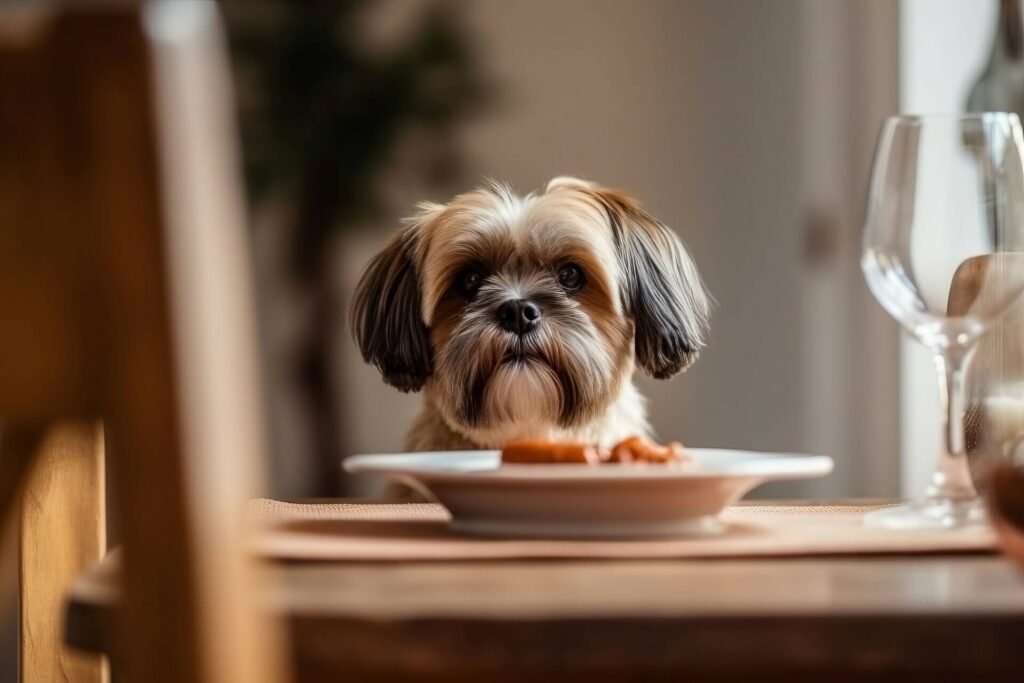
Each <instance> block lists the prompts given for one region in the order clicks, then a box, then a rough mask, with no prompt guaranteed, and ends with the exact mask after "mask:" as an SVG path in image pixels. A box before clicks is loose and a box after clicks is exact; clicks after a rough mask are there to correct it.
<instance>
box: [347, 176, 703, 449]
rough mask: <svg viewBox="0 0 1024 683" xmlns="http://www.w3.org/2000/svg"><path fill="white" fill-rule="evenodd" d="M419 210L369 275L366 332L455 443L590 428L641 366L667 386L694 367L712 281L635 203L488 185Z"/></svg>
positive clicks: (363, 338) (555, 186) (392, 374)
mask: <svg viewBox="0 0 1024 683" xmlns="http://www.w3.org/2000/svg"><path fill="white" fill-rule="evenodd" d="M420 209H421V211H420V213H419V214H418V215H417V216H416V217H414V218H413V219H411V220H410V221H409V222H408V224H407V226H406V228H405V229H404V231H403V232H402V233H401V234H399V235H398V236H397V237H395V239H394V240H393V241H392V242H391V243H390V244H389V245H388V246H387V247H385V249H384V250H383V251H382V252H381V253H380V254H378V255H377V256H376V257H375V258H374V259H373V261H372V262H371V263H370V265H369V267H368V268H367V271H366V273H365V274H364V275H363V278H362V280H361V281H360V283H359V287H358V290H357V292H356V297H355V304H354V308H353V316H352V323H353V330H354V333H355V336H356V339H357V341H358V343H359V346H360V349H361V350H362V353H363V356H364V358H365V359H366V360H367V361H368V362H370V363H373V364H374V365H376V366H377V367H378V368H379V369H380V371H381V373H382V374H383V376H384V380H385V381H386V382H388V383H389V384H392V385H394V386H396V387H398V388H399V389H401V390H403V391H416V390H419V389H421V388H424V387H425V388H426V391H427V393H428V396H429V397H430V399H431V400H432V401H433V402H434V403H435V404H436V406H437V407H438V409H439V410H440V411H441V414H442V415H443V416H444V418H445V420H446V421H447V422H448V423H449V425H450V426H451V427H453V428H454V429H455V430H456V431H459V432H461V433H463V434H465V435H467V436H472V435H480V434H496V433H507V432H508V431H509V428H510V426H511V427H514V426H516V425H547V426H550V427H554V428H562V429H572V428H574V427H579V426H581V425H585V424H587V423H588V422H591V421H593V420H594V419H595V418H598V417H600V415H601V414H603V413H604V411H606V410H607V408H608V407H609V405H610V404H611V403H612V402H613V401H614V400H615V399H616V397H617V396H618V394H619V389H620V388H621V385H622V383H623V382H624V381H627V380H628V379H629V377H630V376H631V374H632V372H633V367H634V360H635V362H636V363H638V364H639V365H640V366H641V367H642V368H643V369H644V370H645V371H647V372H648V373H649V374H651V375H653V376H654V377H657V378H667V377H670V376H672V375H674V374H675V373H677V372H679V371H680V370H683V369H685V368H686V367H688V366H689V365H690V364H691V363H692V362H693V360H694V359H695V358H696V356H697V353H698V350H699V349H700V347H701V345H702V344H703V338H704V334H705V331H706V326H707V316H708V301H707V297H706V295H705V292H704V288H703V285H702V284H701V281H700V276H699V275H698V273H697V270H696V268H695V267H694V265H693V262H692V261H691V260H690V257H689V255H688V254H687V252H686V250H685V248H684V247H683V245H682V244H681V243H680V242H679V240H678V239H677V238H676V236H675V235H674V234H673V233H672V231H671V230H669V229H668V228H666V227H665V226H664V225H662V224H661V223H659V222H658V221H656V220H655V219H654V218H652V217H651V216H650V215H649V214H647V213H646V212H645V211H644V210H643V209H641V208H640V207H639V206H638V205H637V203H636V202H635V201H633V200H632V199H630V198H629V197H628V196H626V195H624V194H622V193H620V192H617V191H613V190H609V189H606V188H601V187H598V186H595V185H593V184H590V183H586V182H584V181H580V180H576V179H573V178H556V179H555V180H552V181H551V183H549V184H548V186H547V188H546V190H545V191H544V193H543V194H538V195H529V196H526V197H517V196H515V195H513V194H512V193H511V192H510V191H509V190H508V189H507V188H504V187H501V186H498V185H490V186H488V187H486V188H483V189H478V190H474V191H472V192H469V193H467V194H463V195H460V196H458V197H456V198H455V199H454V200H452V202H451V203H450V204H448V205H435V204H429V205H422V206H421V207H420Z"/></svg>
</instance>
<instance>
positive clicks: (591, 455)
mask: <svg viewBox="0 0 1024 683" xmlns="http://www.w3.org/2000/svg"><path fill="white" fill-rule="evenodd" d="M501 461H502V462H503V463H505V464H510V465H512V464H515V465H553V464H579V465H601V464H604V463H660V464H668V463H688V462H690V457H689V456H688V455H687V454H686V450H685V449H684V448H683V445H682V444H681V443H679V442H678V441H673V442H671V443H669V444H668V445H666V446H662V445H660V444H656V443H652V442H650V441H647V440H646V439H643V438H641V437H639V436H633V437H630V438H628V439H625V440H624V441H620V442H619V443H617V444H616V445H615V446H614V447H613V448H612V449H611V450H610V451H609V450H607V449H600V448H598V447H596V446H593V445H590V444H585V443H566V442H559V441H545V440H543V439H520V440H516V441H509V442H508V443H507V444H505V448H504V449H502V451H501Z"/></svg>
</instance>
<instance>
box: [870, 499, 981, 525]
mask: <svg viewBox="0 0 1024 683" xmlns="http://www.w3.org/2000/svg"><path fill="white" fill-rule="evenodd" d="M985 523H986V514H985V506H984V504H983V503H982V500H981V499H980V498H963V499H956V498H925V499H923V500H917V501H914V502H911V503H907V504H905V505H898V506H896V507H891V508H883V509H881V510H875V511H874V512H869V513H867V514H866V515H864V525H865V526H869V527H873V528H876V529H895V530H902V531H922V530H923V531H941V530H946V529H960V528H963V527H969V526H977V525H982V524H985Z"/></svg>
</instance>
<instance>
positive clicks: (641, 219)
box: [581, 185, 710, 379]
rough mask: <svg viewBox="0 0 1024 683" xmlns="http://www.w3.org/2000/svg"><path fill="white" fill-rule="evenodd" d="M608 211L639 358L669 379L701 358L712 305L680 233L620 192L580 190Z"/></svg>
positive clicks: (651, 370)
mask: <svg viewBox="0 0 1024 683" xmlns="http://www.w3.org/2000/svg"><path fill="white" fill-rule="evenodd" d="M581 189H582V190H583V191H584V192H588V193H590V194H591V196H593V197H595V198H596V199H597V200H598V202H599V203H600V204H601V206H602V207H604V210H605V212H606V213H607V216H608V221H609V223H610V224H611V230H612V237H613V239H614V241H615V247H616V249H617V251H618V254H619V265H620V267H621V269H622V273H623V276H624V283H623V301H624V302H625V305H626V312H627V313H628V314H629V315H630V316H632V318H633V324H634V325H635V326H636V330H635V341H634V345H635V349H636V359H637V362H638V363H639V365H640V367H642V368H643V369H644V370H645V371H646V372H647V373H648V374H649V375H651V376H652V377H656V378H657V379H668V378H669V377H672V376H673V375H675V374H676V373H678V372H680V371H682V370H685V369H686V368H688V367H689V366H690V365H692V364H693V362H694V361H695V360H696V359H697V355H698V353H699V352H700V349H701V347H703V346H704V339H705V336H706V334H707V330H708V315H709V311H710V302H709V300H708V295H707V292H706V290H705V289H704V283H703V282H701V279H700V273H698V272H697V267H696V266H695V265H694V263H693V260H692V259H691V258H690V255H689V253H687V251H686V247H684V246H683V243H682V242H680V241H679V238H678V237H676V234H675V233H674V232H673V231H672V230H671V229H669V228H668V227H667V226H665V225H664V224H662V223H661V222H660V221H658V220H657V219H655V218H654V217H653V216H651V215H650V214H649V213H647V212H646V211H645V210H644V209H643V208H642V207H640V205H639V204H638V203H637V202H636V201H635V200H634V199H633V198H632V197H630V196H628V195H626V194H624V193H622V192H619V191H617V190H610V189H606V188H600V187H594V186H592V185H591V186H589V187H586V188H581Z"/></svg>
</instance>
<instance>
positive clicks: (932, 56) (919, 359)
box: [900, 0, 997, 496]
mask: <svg viewBox="0 0 1024 683" xmlns="http://www.w3.org/2000/svg"><path fill="white" fill-rule="evenodd" d="M996 12H997V3H996V0H902V2H901V5H900V110H901V111H902V112H905V113H917V114H928V113H949V112H959V111H963V110H964V108H965V106H966V102H967V93H968V90H969V89H970V87H971V84H972V83H973V82H974V80H975V79H976V78H977V76H978V74H979V73H980V71H981V69H982V68H983V66H984V64H985V62H986V60H987V58H988V53H989V49H990V46H991V44H992V39H993V33H994V31H995V24H996V18H997V14H996ZM901 364H902V368H901V377H902V382H901V410H900V412H901V422H902V438H901V441H902V443H901V452H902V455H901V465H902V477H901V490H902V493H903V495H906V496H917V495H920V494H921V493H922V492H923V491H924V489H925V487H926V486H927V485H928V481H929V479H930V477H931V473H932V470H933V468H934V466H935V464H936V458H937V457H938V453H939V448H940V443H941V442H940V417H941V412H940V410H941V409H940V406H939V396H938V384H937V379H936V374H935V368H934V366H933V365H932V360H931V355H930V354H929V353H928V351H927V350H926V349H925V348H924V347H922V346H921V344H919V343H918V342H916V341H914V340H912V339H911V338H909V337H908V336H904V337H903V341H902V345H901Z"/></svg>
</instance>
